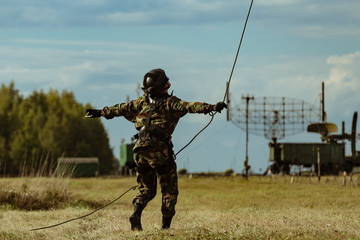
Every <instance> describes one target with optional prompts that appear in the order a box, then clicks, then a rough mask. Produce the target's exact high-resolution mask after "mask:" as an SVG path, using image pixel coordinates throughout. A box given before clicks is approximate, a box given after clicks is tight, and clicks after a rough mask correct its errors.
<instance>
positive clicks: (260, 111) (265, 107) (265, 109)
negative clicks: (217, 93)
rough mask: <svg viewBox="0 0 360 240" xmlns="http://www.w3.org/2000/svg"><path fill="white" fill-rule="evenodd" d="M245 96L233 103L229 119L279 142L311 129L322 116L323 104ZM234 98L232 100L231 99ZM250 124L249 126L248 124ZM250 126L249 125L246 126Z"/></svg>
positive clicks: (243, 127) (280, 98)
mask: <svg viewBox="0 0 360 240" xmlns="http://www.w3.org/2000/svg"><path fill="white" fill-rule="evenodd" d="M246 99H249V97H242V100H241V103H240V104H236V103H235V104H229V105H230V106H229V120H230V121H231V122H233V123H234V124H235V125H236V126H237V127H239V128H240V129H242V130H244V131H246V129H247V127H248V131H249V133H251V134H254V135H258V136H264V137H265V138H266V139H270V140H272V141H274V142H276V140H277V139H282V138H284V137H285V136H292V135H295V134H298V133H301V132H303V131H305V130H306V129H307V126H308V124H309V123H312V122H316V121H319V120H320V119H321V111H320V107H315V106H314V105H312V104H309V103H307V102H305V101H303V100H298V99H294V98H285V97H258V98H254V97H252V98H251V100H247V101H248V102H247V101H246ZM232 102H234V101H231V103H232ZM247 125H248V126H247ZM246 126H247V127H246Z"/></svg>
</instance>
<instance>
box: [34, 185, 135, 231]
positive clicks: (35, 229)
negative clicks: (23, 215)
mask: <svg viewBox="0 0 360 240" xmlns="http://www.w3.org/2000/svg"><path fill="white" fill-rule="evenodd" d="M137 187H138V186H137V185H136V186H132V187H131V188H129V189H128V190H126V191H125V192H124V193H123V194H121V195H120V196H119V197H117V198H116V199H114V200H112V201H111V202H109V203H107V204H105V205H104V206H101V207H99V208H97V209H95V210H94V211H92V212H90V213H88V214H86V215H83V216H80V217H76V218H72V219H69V220H67V221H65V222H61V223H58V224H54V225H51V226H46V227H41V228H34V229H31V230H30V231H37V230H42V229H47V228H53V227H57V226H60V225H62V224H65V223H68V222H72V221H75V220H78V219H81V218H85V217H87V216H90V215H91V214H94V213H95V212H97V211H99V210H101V209H103V208H106V207H107V206H109V205H110V204H113V203H114V202H116V201H117V200H119V199H120V198H121V197H122V196H124V195H125V194H126V193H128V192H130V190H135V189H136V188H137Z"/></svg>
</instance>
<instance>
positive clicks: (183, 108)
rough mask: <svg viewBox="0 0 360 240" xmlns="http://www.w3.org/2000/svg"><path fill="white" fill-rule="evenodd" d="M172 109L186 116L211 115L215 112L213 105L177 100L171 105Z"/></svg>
mask: <svg viewBox="0 0 360 240" xmlns="http://www.w3.org/2000/svg"><path fill="white" fill-rule="evenodd" d="M171 109H172V110H173V111H175V112H179V113H181V115H185V114H186V113H205V114H207V113H209V112H211V111H212V110H213V105H211V104H209V103H204V102H186V101H182V100H180V99H176V100H175V101H173V102H172V104H171Z"/></svg>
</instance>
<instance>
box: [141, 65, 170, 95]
mask: <svg viewBox="0 0 360 240" xmlns="http://www.w3.org/2000/svg"><path fill="white" fill-rule="evenodd" d="M167 81H169V78H168V77H167V76H166V75H165V71H164V70H162V69H160V68H157V69H153V70H150V71H149V72H147V73H146V74H145V76H144V81H143V87H142V88H141V89H142V90H143V91H144V92H145V93H146V94H149V95H150V97H158V96H160V95H161V93H162V91H163V90H164V89H165V85H166V83H167Z"/></svg>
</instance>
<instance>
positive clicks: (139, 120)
mask: <svg viewBox="0 0 360 240" xmlns="http://www.w3.org/2000/svg"><path fill="white" fill-rule="evenodd" d="M170 86H171V84H170V82H169V78H168V77H167V76H166V74H165V71H164V70H162V69H159V68H158V69H153V70H151V71H149V72H148V73H146V74H145V76H144V80H143V87H142V90H143V91H144V95H142V96H141V97H139V98H137V99H135V100H133V101H130V102H128V103H120V104H116V105H114V106H112V107H104V108H103V109H102V110H99V109H87V110H86V113H87V117H92V118H95V117H101V116H102V117H105V118H106V119H112V118H113V117H120V116H123V117H125V118H126V119H127V120H129V121H131V122H133V123H135V128H136V130H138V131H139V132H138V133H137V134H136V135H135V138H136V139H137V141H136V143H135V146H134V149H133V150H134V161H135V163H136V171H137V182H138V187H139V192H138V194H137V195H136V196H135V198H134V200H133V205H134V213H133V214H132V215H131V216H130V218H129V220H130V223H131V229H132V230H142V226H141V213H142V211H143V210H144V208H145V207H146V205H147V204H148V202H150V201H151V200H152V199H153V198H154V197H155V195H156V187H157V177H158V178H159V183H160V186H161V193H162V206H161V212H162V216H163V217H162V228H163V229H167V228H169V227H170V224H171V220H172V218H173V216H174V215H175V205H176V202H177V196H178V193H179V192H178V179H177V172H176V163H175V161H174V160H175V155H174V152H173V144H172V142H171V134H172V133H173V132H174V130H175V127H176V125H177V123H178V121H179V119H180V118H181V117H183V116H184V115H185V114H187V113H204V114H207V113H209V112H212V111H216V112H221V110H223V109H224V108H226V107H227V106H226V104H225V103H223V102H218V103H217V104H215V105H211V104H208V103H200V102H185V101H182V100H180V99H179V98H177V97H175V96H172V94H171V95H169V93H168V89H169V88H170Z"/></svg>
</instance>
